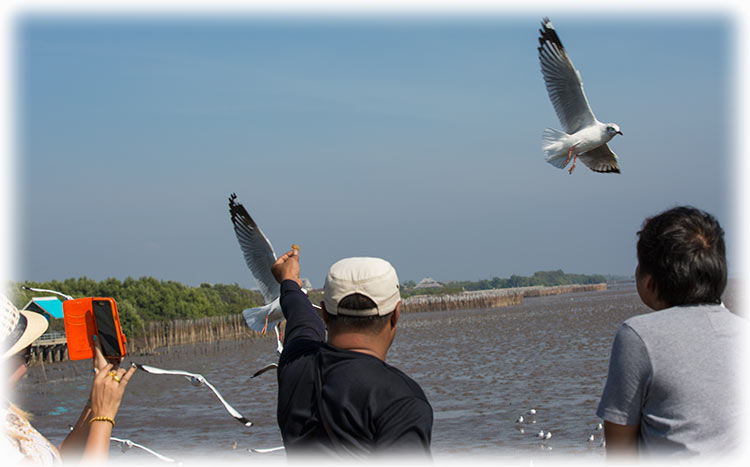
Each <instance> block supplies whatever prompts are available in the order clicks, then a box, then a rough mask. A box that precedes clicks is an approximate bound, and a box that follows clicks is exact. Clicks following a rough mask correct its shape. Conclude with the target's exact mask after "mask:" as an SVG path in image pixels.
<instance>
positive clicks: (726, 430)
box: [596, 305, 748, 456]
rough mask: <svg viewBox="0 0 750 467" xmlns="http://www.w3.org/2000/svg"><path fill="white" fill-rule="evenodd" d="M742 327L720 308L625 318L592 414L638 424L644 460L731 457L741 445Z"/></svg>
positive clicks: (744, 337) (691, 308) (744, 331)
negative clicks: (706, 455)
mask: <svg viewBox="0 0 750 467" xmlns="http://www.w3.org/2000/svg"><path fill="white" fill-rule="evenodd" d="M747 326H748V324H747V321H746V320H744V319H742V318H740V317H738V316H736V315H734V314H732V313H731V312H730V311H729V310H727V309H726V308H724V307H723V306H720V305H700V306H683V307H673V308H668V309H666V310H661V311H658V312H654V313H649V314H645V315H639V316H635V317H633V318H630V319H628V320H627V321H625V322H624V323H623V324H622V326H621V327H620V329H619V331H618V332H617V336H616V337H615V342H614V345H613V346H612V356H611V358H610V362H609V373H608V375H607V383H606V385H605V387H604V393H603V394H602V399H601V402H600V403H599V408H598V409H597V411H596V413H597V415H598V416H599V417H600V418H602V419H604V420H606V421H608V422H612V423H616V424H618V425H640V434H639V439H638V446H639V451H640V452H641V454H646V455H648V454H670V455H677V456H692V455H697V454H704V453H712V454H720V453H731V451H733V450H735V449H736V448H738V447H739V445H740V440H741V436H740V434H739V433H738V432H737V424H738V422H739V420H740V417H742V414H741V413H740V409H741V407H742V403H741V402H742V401H741V398H740V394H739V393H738V390H739V381H738V374H737V373H738V371H739V367H738V365H739V364H740V363H741V362H742V361H743V360H740V358H741V357H740V350H741V348H742V346H743V345H744V343H745V342H747V336H748V328H747Z"/></svg>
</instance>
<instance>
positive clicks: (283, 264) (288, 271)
mask: <svg viewBox="0 0 750 467" xmlns="http://www.w3.org/2000/svg"><path fill="white" fill-rule="evenodd" d="M271 272H272V273H273V277H274V279H276V282H278V283H279V284H281V283H282V282H283V281H285V280H287V279H289V280H293V281H294V282H296V283H297V284H298V285H299V286H300V287H302V281H301V280H299V251H298V250H296V249H292V250H289V251H287V252H286V253H284V254H283V255H281V256H280V257H279V259H277V260H276V262H275V263H273V266H271Z"/></svg>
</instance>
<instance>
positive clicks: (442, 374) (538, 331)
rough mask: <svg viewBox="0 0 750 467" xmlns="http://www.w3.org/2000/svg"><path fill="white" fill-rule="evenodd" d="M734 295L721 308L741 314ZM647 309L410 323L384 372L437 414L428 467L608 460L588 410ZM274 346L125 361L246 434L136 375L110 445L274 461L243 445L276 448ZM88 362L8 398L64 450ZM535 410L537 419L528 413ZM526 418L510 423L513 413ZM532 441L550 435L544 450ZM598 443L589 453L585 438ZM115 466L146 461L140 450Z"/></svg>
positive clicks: (48, 370)
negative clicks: (616, 345) (245, 422)
mask: <svg viewBox="0 0 750 467" xmlns="http://www.w3.org/2000/svg"><path fill="white" fill-rule="evenodd" d="M731 292H732V289H731V288H730V289H729V290H728V292H727V294H725V302H726V303H727V305H728V306H729V308H730V309H733V307H734V306H738V304H737V303H736V302H737V298H736V297H735V296H734V295H732V293H731ZM646 312H648V310H647V308H646V307H645V306H644V305H642V304H641V302H640V300H639V299H638V296H637V293H636V291H635V288H634V286H633V284H632V283H630V284H624V285H618V286H614V287H611V288H610V290H607V291H603V292H585V293H574V294H567V295H559V296H553V297H539V298H527V299H525V301H524V303H523V305H519V306H513V307H507V308H497V309H489V310H466V311H450V312H432V313H411V314H405V315H403V317H402V320H401V321H400V323H399V329H398V333H397V335H396V340H395V342H394V344H393V347H392V348H391V350H390V352H389V353H388V363H390V364H392V365H394V366H396V367H398V368H400V369H401V370H403V371H405V372H406V373H407V374H409V375H410V376H411V377H412V378H414V379H415V380H416V381H417V382H418V383H419V384H420V385H421V386H422V388H423V389H424V392H425V394H426V395H427V398H428V399H429V401H430V403H431V404H432V407H433V409H434V414H435V422H434V427H433V436H432V451H433V456H434V457H435V459H436V460H441V459H446V460H450V459H457V458H462V459H464V458H467V457H475V458H477V459H483V458H488V457H491V458H492V459H495V458H497V457H503V458H506V459H507V460H515V461H520V462H524V463H528V462H529V461H530V462H535V461H543V460H544V459H549V458H552V456H571V455H575V456H576V459H579V460H583V459H589V460H597V459H600V458H603V456H604V449H603V448H601V447H600V440H601V432H600V431H596V430H595V427H596V425H597V424H598V423H599V422H600V421H601V420H599V419H598V418H597V416H596V407H597V404H598V401H599V397H600V395H601V391H602V388H603V386H604V381H605V378H606V373H607V365H608V361H609V353H610V348H611V345H612V339H613V338H614V335H615V332H616V331H617V328H618V326H619V324H620V323H621V322H622V321H624V320H625V319H627V318H629V317H630V316H634V315H636V314H641V313H646ZM274 350H275V342H274V339H273V338H272V337H268V338H264V339H260V340H252V341H251V340H248V341H229V342H219V343H213V344H202V345H193V346H185V347H179V348H171V349H169V351H167V350H166V349H164V350H162V352H161V353H159V354H158V355H149V356H129V357H128V358H127V359H126V362H128V361H131V360H132V361H136V362H139V363H145V364H150V365H153V366H157V367H160V368H167V369H183V370H186V371H190V372H194V373H200V374H203V375H204V376H205V377H206V378H207V379H208V381H210V382H211V383H213V384H214V386H216V387H217V389H219V391H221V393H222V394H223V396H224V397H225V398H226V400H227V401H229V403H230V404H232V405H233V406H234V407H235V408H236V409H237V410H239V411H240V412H241V413H242V414H243V415H245V416H247V417H248V418H250V419H251V420H252V421H253V423H254V426H252V427H250V428H245V427H243V426H242V425H241V424H240V423H238V422H237V421H236V420H234V419H233V418H232V417H230V416H229V415H228V413H227V412H226V411H225V410H224V408H223V406H221V404H220V403H219V401H218V399H216V397H215V396H214V395H213V394H212V393H211V392H210V391H209V390H208V389H207V388H204V387H203V388H202V387H194V386H192V385H191V384H190V383H189V382H188V381H186V380H185V379H184V378H182V377H180V376H155V375H150V374H146V373H143V372H137V373H136V374H135V376H134V377H133V379H132V380H131V382H130V385H129V386H128V388H127V392H126V395H125V398H124V399H123V403H122V406H121V408H120V412H119V414H118V416H117V426H116V428H115V430H114V432H113V436H116V437H119V438H126V439H130V440H132V441H134V442H136V443H140V444H143V445H146V446H148V447H149V448H151V449H154V450H155V451H157V452H159V453H161V454H164V455H166V456H169V457H172V458H174V459H176V460H178V461H182V462H190V461H195V460H199V459H205V458H208V457H210V458H211V459H212V460H216V459H219V460H223V461H229V462H233V461H258V460H263V461H271V462H273V461H281V462H284V459H285V457H284V453H283V451H277V452H273V453H269V454H258V453H253V452H249V451H248V449H250V448H271V447H276V446H280V445H281V444H282V443H281V435H280V433H279V429H278V426H277V425H276V389H277V385H276V374H275V373H274V372H268V373H266V374H264V375H261V376H259V377H258V378H254V379H251V378H250V376H251V375H252V374H253V372H254V371H255V370H257V369H259V368H261V367H262V366H264V365H266V364H267V363H270V362H272V361H275V360H276V357H275V352H274ZM90 383H91V362H90V361H83V362H62V363H57V364H51V365H46V366H45V367H44V368H43V369H42V367H41V366H39V365H36V366H33V367H31V368H30V369H29V372H28V373H27V375H26V377H24V379H23V380H22V382H21V383H20V384H19V387H18V388H17V391H16V393H15V396H14V397H15V399H16V401H17V403H18V404H19V405H20V406H21V407H22V408H24V409H25V410H27V411H29V412H31V413H32V414H33V415H34V420H33V424H34V425H35V427H36V428H37V429H38V430H39V431H41V432H42V433H43V434H45V435H46V436H47V437H48V438H49V439H50V440H51V441H52V442H53V443H55V444H59V443H60V442H61V441H62V440H63V439H64V437H65V436H66V434H67V432H68V425H70V424H72V423H74V422H75V420H76V418H77V416H78V413H79V411H80V408H81V407H82V406H83V405H84V402H85V401H86V399H87V397H88V391H89V387H90ZM532 408H534V409H536V411H537V413H536V415H535V416H533V417H530V416H528V415H527V412H528V411H529V409H532ZM521 415H523V416H524V418H525V419H526V420H525V421H524V423H523V424H518V423H516V420H517V419H518V417H519V416H521ZM540 430H544V431H545V432H546V431H550V432H552V437H551V438H550V439H549V440H547V441H539V440H538V439H537V433H538V432H539V431H540ZM591 434H593V435H595V438H596V440H595V441H594V442H593V443H591V442H589V441H588V440H587V439H588V437H589V435H591ZM111 459H112V460H113V461H122V462H131V461H134V460H139V461H148V462H152V461H154V459H155V458H153V457H151V456H150V455H149V454H146V453H145V452H143V451H140V450H137V449H131V450H128V451H127V452H121V451H120V450H119V449H118V446H117V445H116V444H114V443H113V444H112V450H111Z"/></svg>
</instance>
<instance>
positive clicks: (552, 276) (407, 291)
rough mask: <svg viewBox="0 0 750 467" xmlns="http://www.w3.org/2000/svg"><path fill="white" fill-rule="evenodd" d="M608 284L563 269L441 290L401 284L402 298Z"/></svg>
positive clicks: (453, 284) (462, 283)
mask: <svg viewBox="0 0 750 467" xmlns="http://www.w3.org/2000/svg"><path fill="white" fill-rule="evenodd" d="M602 282H607V279H606V277H604V276H602V275H600V274H592V275H587V274H568V273H565V272H563V271H562V270H561V269H558V270H557V271H537V272H535V273H534V274H533V275H532V276H517V275H515V274H514V275H512V276H510V277H509V278H507V279H501V278H499V277H493V278H492V279H483V280H480V281H452V282H448V283H446V284H444V286H443V287H440V288H430V289H414V286H415V285H416V283H415V282H414V281H407V282H404V283H403V284H401V286H402V288H401V297H403V298H406V297H411V296H413V295H432V294H450V293H459V292H463V291H468V290H488V289H507V288H510V287H532V286H547V287H549V286H554V285H570V284H600V283H602Z"/></svg>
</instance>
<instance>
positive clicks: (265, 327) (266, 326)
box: [260, 315, 268, 334]
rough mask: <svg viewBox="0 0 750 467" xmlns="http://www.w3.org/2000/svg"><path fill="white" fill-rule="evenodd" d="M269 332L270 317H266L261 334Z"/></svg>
mask: <svg viewBox="0 0 750 467" xmlns="http://www.w3.org/2000/svg"><path fill="white" fill-rule="evenodd" d="M267 330H268V315H266V322H265V324H264V325H263V330H262V331H261V332H260V333H261V334H265V333H266V331H267Z"/></svg>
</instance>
